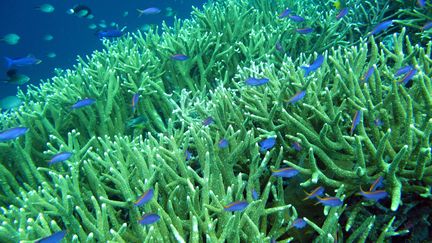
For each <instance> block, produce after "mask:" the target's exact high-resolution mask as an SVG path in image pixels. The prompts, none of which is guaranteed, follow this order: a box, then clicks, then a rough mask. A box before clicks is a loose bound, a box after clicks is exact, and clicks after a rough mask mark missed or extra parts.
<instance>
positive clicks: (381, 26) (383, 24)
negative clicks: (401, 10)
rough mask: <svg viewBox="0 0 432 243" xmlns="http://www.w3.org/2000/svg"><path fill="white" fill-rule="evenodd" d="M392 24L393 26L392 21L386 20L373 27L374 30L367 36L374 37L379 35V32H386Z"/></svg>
mask: <svg viewBox="0 0 432 243" xmlns="http://www.w3.org/2000/svg"><path fill="white" fill-rule="evenodd" d="M392 24H393V20H387V21H384V22H381V23H379V24H377V25H376V26H375V28H373V29H372V31H371V32H369V34H368V36H369V35H376V34H378V33H380V32H381V31H384V30H386V29H387V28H388V27H390V26H391V25H392Z"/></svg>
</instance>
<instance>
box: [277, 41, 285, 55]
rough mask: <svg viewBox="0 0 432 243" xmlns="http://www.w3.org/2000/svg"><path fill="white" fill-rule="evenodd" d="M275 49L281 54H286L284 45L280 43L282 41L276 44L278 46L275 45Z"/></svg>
mask: <svg viewBox="0 0 432 243" xmlns="http://www.w3.org/2000/svg"><path fill="white" fill-rule="evenodd" d="M275 48H276V50H277V51H279V52H281V53H285V50H284V48H283V46H282V44H281V43H280V41H277V42H276V44H275Z"/></svg>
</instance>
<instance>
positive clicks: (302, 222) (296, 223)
mask: <svg viewBox="0 0 432 243" xmlns="http://www.w3.org/2000/svg"><path fill="white" fill-rule="evenodd" d="M306 225H307V223H306V221H305V220H304V219H302V218H298V219H296V220H294V221H293V223H292V225H291V226H292V227H294V228H296V229H303V228H304V227H306Z"/></svg>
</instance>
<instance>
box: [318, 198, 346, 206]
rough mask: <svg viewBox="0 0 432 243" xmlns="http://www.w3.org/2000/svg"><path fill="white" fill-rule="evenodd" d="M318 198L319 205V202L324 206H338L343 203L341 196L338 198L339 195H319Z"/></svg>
mask: <svg viewBox="0 0 432 243" xmlns="http://www.w3.org/2000/svg"><path fill="white" fill-rule="evenodd" d="M317 198H318V202H317V203H315V205H317V204H318V203H321V204H322V205H324V206H330V207H338V206H341V205H342V204H343V202H342V200H340V198H337V197H324V198H321V197H319V196H317Z"/></svg>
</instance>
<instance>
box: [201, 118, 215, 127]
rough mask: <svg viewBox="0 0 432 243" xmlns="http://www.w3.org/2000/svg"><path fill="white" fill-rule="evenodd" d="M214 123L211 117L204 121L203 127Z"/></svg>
mask: <svg viewBox="0 0 432 243" xmlns="http://www.w3.org/2000/svg"><path fill="white" fill-rule="evenodd" d="M213 123H214V120H213V117H211V116H209V117H207V118H206V119H204V121H202V124H203V126H208V125H211V124H213Z"/></svg>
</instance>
